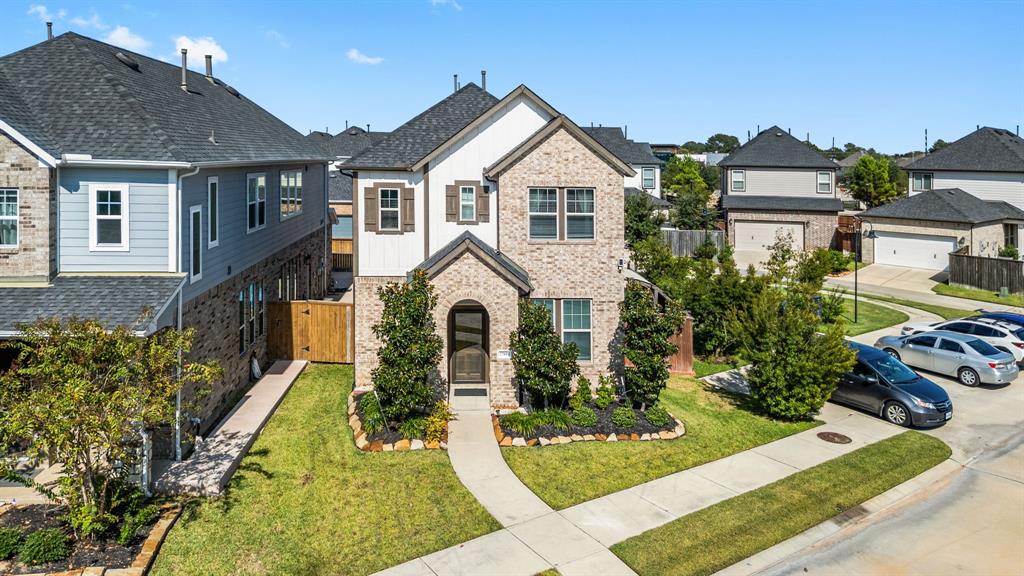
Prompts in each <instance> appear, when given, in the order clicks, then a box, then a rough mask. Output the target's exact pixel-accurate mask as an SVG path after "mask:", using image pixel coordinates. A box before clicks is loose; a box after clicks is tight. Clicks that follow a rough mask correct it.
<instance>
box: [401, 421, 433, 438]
mask: <svg viewBox="0 0 1024 576" xmlns="http://www.w3.org/2000/svg"><path fill="white" fill-rule="evenodd" d="M398 432H399V433H401V434H402V438H405V439H406V440H413V439H415V438H423V437H424V436H426V435H427V419H426V418H425V417H423V416H420V417H418V418H409V419H408V420H405V421H403V422H401V423H399V424H398Z"/></svg>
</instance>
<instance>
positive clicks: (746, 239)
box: [733, 220, 804, 250]
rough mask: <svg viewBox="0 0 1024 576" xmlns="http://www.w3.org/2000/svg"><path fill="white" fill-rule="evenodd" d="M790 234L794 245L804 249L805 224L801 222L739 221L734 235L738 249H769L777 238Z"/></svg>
mask: <svg viewBox="0 0 1024 576" xmlns="http://www.w3.org/2000/svg"><path fill="white" fill-rule="evenodd" d="M786 234H789V235H791V236H792V237H793V247H794V248H795V249H797V250H803V249H804V225H803V223H801V222H769V221H744V220H741V221H738V222H736V224H735V229H734V230H733V235H734V238H735V248H736V250H767V249H768V247H770V246H771V245H772V244H774V243H775V241H776V239H778V238H780V237H785V236H786Z"/></svg>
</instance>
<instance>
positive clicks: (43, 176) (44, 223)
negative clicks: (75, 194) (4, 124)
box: [0, 133, 57, 280]
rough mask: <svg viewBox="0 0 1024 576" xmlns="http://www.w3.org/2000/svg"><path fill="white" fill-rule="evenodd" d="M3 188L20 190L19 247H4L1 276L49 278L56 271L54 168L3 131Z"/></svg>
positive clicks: (0, 170)
mask: <svg viewBox="0 0 1024 576" xmlns="http://www.w3.org/2000/svg"><path fill="white" fill-rule="evenodd" d="M0 188H15V189H17V190H18V216H19V217H18V247H17V248H0V278H37V279H39V280H46V279H48V278H49V277H50V276H52V275H53V274H54V273H55V271H56V265H57V253H56V249H55V247H56V245H57V242H56V234H57V227H56V222H57V202H56V200H55V194H56V182H55V180H54V178H53V171H52V170H51V169H49V168H46V167H42V166H40V165H39V160H38V159H37V158H36V157H35V156H33V155H32V154H31V153H30V152H28V151H27V150H25V149H24V148H22V147H21V145H20V144H18V143H17V142H14V141H13V140H11V139H10V138H8V137H7V135H6V134H3V133H0Z"/></svg>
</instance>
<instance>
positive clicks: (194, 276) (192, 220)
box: [188, 205, 203, 284]
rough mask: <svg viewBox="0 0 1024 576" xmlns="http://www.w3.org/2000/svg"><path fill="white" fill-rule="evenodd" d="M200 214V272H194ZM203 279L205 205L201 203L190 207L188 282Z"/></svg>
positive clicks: (191, 282)
mask: <svg viewBox="0 0 1024 576" xmlns="http://www.w3.org/2000/svg"><path fill="white" fill-rule="evenodd" d="M196 214H199V273H198V274H193V271H194V270H195V269H196V266H195V262H193V261H192V258H193V257H194V256H195V251H196V250H195V244H194V242H195V234H196V229H195V226H196V221H195V215H196ZM202 279H203V207H202V206H200V205H196V206H191V207H189V209H188V282H189V284H195V283H196V282H199V281H200V280H202Z"/></svg>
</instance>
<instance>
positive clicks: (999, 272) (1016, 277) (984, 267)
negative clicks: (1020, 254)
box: [949, 252, 1024, 294]
mask: <svg viewBox="0 0 1024 576" xmlns="http://www.w3.org/2000/svg"><path fill="white" fill-rule="evenodd" d="M949 283H950V284H951V285H957V286H967V287H969V288H981V289H982V290H991V291H992V292H999V291H1000V290H1002V289H1003V288H1006V289H1007V290H1009V291H1010V294H1024V261H1022V260H1010V259H1008V258H986V257H984V256H968V255H967V254H957V253H956V252H953V253H951V254H950V255H949Z"/></svg>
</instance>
